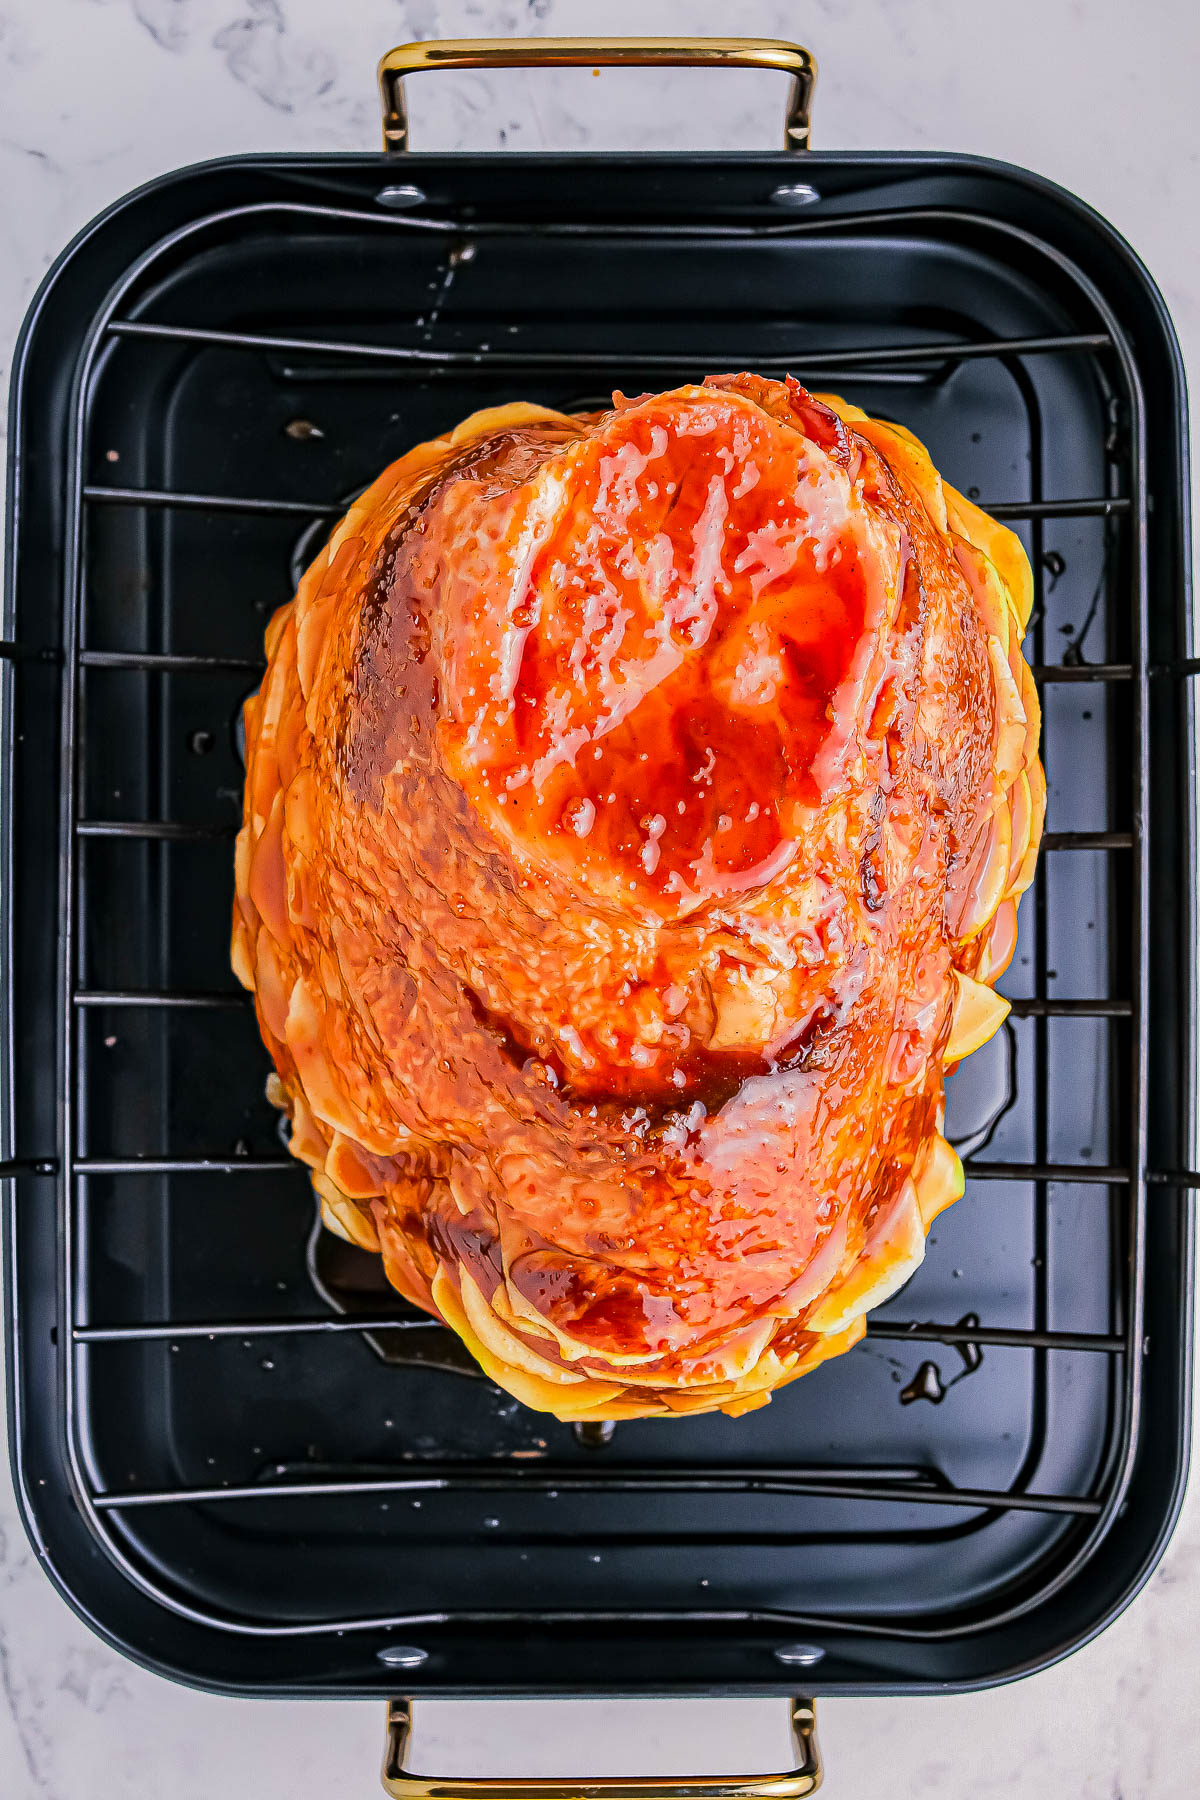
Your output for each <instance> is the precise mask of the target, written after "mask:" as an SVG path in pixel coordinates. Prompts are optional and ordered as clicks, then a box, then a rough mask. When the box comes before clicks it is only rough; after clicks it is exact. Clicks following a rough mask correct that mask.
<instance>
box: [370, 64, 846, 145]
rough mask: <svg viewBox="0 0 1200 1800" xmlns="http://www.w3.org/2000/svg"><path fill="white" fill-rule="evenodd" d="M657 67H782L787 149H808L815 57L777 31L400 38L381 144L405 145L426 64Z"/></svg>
mask: <svg viewBox="0 0 1200 1800" xmlns="http://www.w3.org/2000/svg"><path fill="white" fill-rule="evenodd" d="M617 65H620V66H622V67H629V68H633V67H637V68H646V67H658V68H705V69H718V68H720V69H779V70H781V71H782V72H783V73H784V74H786V75H790V76H791V78H792V80H791V87H790V90H789V93H788V103H787V118H786V121H785V124H784V133H783V144H784V149H785V150H807V149H808V118H809V111H810V109H811V107H812V92H813V83H814V82H815V81H816V78H817V65H816V62H815V61H814V59H813V57H812V56H811V55H810V54H809V52H808V51H807V50H804V49H802V48H801V46H800V45H799V44H788V43H785V42H784V41H783V40H782V39H780V38H682V39H680V38H635V37H628V38H435V39H433V40H432V41H431V42H428V43H417V44H398V45H397V46H396V48H395V49H394V50H389V51H388V53H387V55H386V56H385V57H384V58H383V59H382V61H381V62H380V64H379V92H380V96H381V98H382V100H383V147H384V150H385V151H387V153H388V154H389V155H393V156H394V155H398V154H399V153H400V152H401V151H403V150H407V149H408V147H409V145H408V108H407V107H406V105H405V102H404V77H405V76H406V75H415V74H416V73H417V72H418V71H419V70H422V69H531V68H539V69H542V68H547V69H564V68H609V67H613V66H617Z"/></svg>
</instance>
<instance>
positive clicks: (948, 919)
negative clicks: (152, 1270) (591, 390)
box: [233, 375, 1045, 1419]
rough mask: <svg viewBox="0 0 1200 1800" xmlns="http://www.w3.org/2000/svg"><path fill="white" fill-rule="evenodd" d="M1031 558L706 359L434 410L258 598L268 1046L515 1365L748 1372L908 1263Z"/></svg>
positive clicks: (1038, 813)
mask: <svg viewBox="0 0 1200 1800" xmlns="http://www.w3.org/2000/svg"><path fill="white" fill-rule="evenodd" d="M1030 595H1031V582H1030V575H1029V568H1028V564H1027V562H1026V560H1025V556H1024V553H1023V551H1022V549H1021V546H1020V544H1019V542H1018V540H1017V539H1016V538H1015V537H1014V536H1013V535H1012V533H1011V532H1009V531H1007V530H1005V529H1004V528H1003V527H1002V526H999V525H997V524H995V523H994V522H993V521H992V520H990V519H989V518H988V517H987V516H986V515H985V514H983V513H982V512H980V511H979V509H978V508H976V507H974V506H972V505H971V504H970V503H969V502H968V501H966V500H964V499H963V498H962V496H961V495H959V494H957V493H955V492H954V490H953V489H951V488H949V487H948V486H946V485H945V484H944V483H943V482H942V481H941V479H940V478H939V476H938V475H937V473H936V471H935V470H934V468H933V465H932V463H931V462H930V460H929V457H928V455H927V453H926V452H925V450H924V449H923V448H922V446H921V445H920V444H919V443H918V442H917V441H916V440H915V439H914V438H912V437H911V436H910V435H909V434H908V433H907V432H905V431H904V430H902V429H901V428H900V427H899V426H895V425H884V424H881V423H879V422H877V421H873V420H871V419H869V418H867V417H866V415H865V414H863V413H862V412H860V411H858V410H857V409H856V408H854V407H852V406H848V405H847V404H846V403H845V402H843V401H841V400H838V399H834V398H828V397H826V398H822V399H818V398H814V397H813V396H812V395H810V394H809V393H807V392H806V391H805V390H804V389H803V388H802V387H800V386H799V385H798V383H796V382H794V381H791V380H788V381H786V382H782V383H781V382H775V381H767V380H763V379H760V378H758V377H755V376H751V375H737V376H720V377H712V378H710V379H709V380H707V381H705V382H704V383H703V384H702V385H700V386H692V387H683V388H678V389H676V390H675V391H673V392H671V393H666V394H655V395H644V396H642V397H641V398H640V399H636V400H631V399H626V398H625V397H623V396H621V395H617V396H616V397H615V399H614V404H613V407H612V409H611V410H610V411H606V412H603V413H597V414H585V415H566V414H560V413H554V412H549V411H547V410H546V409H544V408H542V407H536V406H524V405H520V406H506V407H501V408H499V409H496V410H492V411H487V412H482V413H476V414H474V415H473V416H472V417H471V418H469V419H467V420H466V421H465V422H464V423H463V424H462V425H460V426H459V427H458V428H457V430H455V431H453V432H451V433H450V434H449V436H447V437H444V438H439V439H437V440H435V441H434V442H432V443H428V444H423V445H421V446H419V447H418V448H417V449H415V450H412V451H411V452H410V453H409V454H408V455H406V456H404V457H401V459H400V460H399V462H396V463H394V464H393V465H392V466H391V467H390V468H389V469H387V470H386V471H385V473H384V474H383V475H381V476H380V478H379V480H378V481H377V482H375V484H374V486H372V487H371V488H369V489H368V491H367V492H366V493H365V494H364V495H363V496H362V498H361V499H360V500H359V501H357V502H356V503H355V504H354V505H353V506H352V507H351V509H350V511H349V513H348V514H347V516H346V518H345V519H344V520H343V521H342V522H341V524H340V525H339V526H338V527H337V529H336V531H335V532H334V533H333V536H332V537H331V538H330V540H329V543H328V545H327V546H326V548H325V549H324V550H323V551H322V552H321V555H320V556H319V557H318V559H317V561H316V562H315V563H314V565H313V567H312V568H311V569H310V570H309V571H308V573H307V574H306V575H305V577H304V579H303V581H302V582H301V584H300V589H299V592H298V593H297V595H296V598H295V600H294V601H292V602H291V603H290V604H288V605H287V606H285V607H283V608H282V609H281V610H280V611H279V612H278V613H277V614H276V616H275V618H274V619H273V620H272V622H271V626H270V629H269V631H268V633H267V653H268V659H269V661H268V668H267V673H266V676H265V678H264V681H263V684H262V688H261V691H260V692H259V693H258V694H257V695H255V696H254V697H253V698H252V699H251V700H249V701H248V702H247V705H246V743H247V773H246V793H245V815H244V824H243V827H242V830H241V833H240V835H239V838H238V852H237V898H236V903H235V907H234V924H233V963H234V968H235V970H236V972H237V974H238V976H239V978H240V979H241V981H242V982H243V983H244V984H245V985H246V986H247V987H248V988H250V989H251V990H252V991H253V993H254V996H255V1003H256V1007H257V1012H258V1019H259V1024H260V1026H261V1029H262V1034H263V1038H264V1040H265V1042H266V1045H267V1048H268V1049H269V1051H270V1053H271V1056H272V1058H273V1060H274V1064H275V1073H274V1074H273V1075H272V1077H271V1079H270V1083H269V1091H270V1093H271V1097H272V1099H273V1100H274V1101H275V1102H276V1103H277V1104H278V1105H279V1106H281V1107H282V1108H283V1109H284V1110H285V1111H286V1112H287V1114H288V1115H289V1117H290V1121H291V1146H292V1150H293V1152H294V1154H295V1155H296V1156H297V1157H300V1158H301V1159H303V1161H304V1162H305V1163H307V1164H308V1165H309V1166H310V1168H311V1170H312V1180H313V1185H314V1187H315V1188H316V1191H317V1194H318V1196H319V1198H320V1203H321V1208H322V1212H323V1215H324V1218H325V1221H326V1223H327V1224H328V1225H329V1226H330V1227H331V1228H332V1229H334V1230H338V1231H340V1232H341V1233H342V1234H343V1235H345V1236H347V1237H349V1238H351V1239H352V1240H353V1241H354V1242H356V1243H358V1244H360V1245H363V1246H365V1247H367V1248H370V1249H372V1250H378V1251H379V1252H380V1253H381V1254H382V1257H383V1260H384V1266H385V1268H386V1270H387V1274H388V1276H389V1278H390V1280H391V1281H392V1282H393V1284H394V1285H395V1287H396V1288H398V1289H399V1291H400V1293H401V1294H403V1295H405V1296H406V1297H407V1298H408V1299H409V1300H411V1301H413V1302H414V1303H415V1304H416V1305H418V1306H420V1307H424V1308H426V1309H427V1310H428V1311H430V1312H431V1313H434V1314H436V1315H437V1316H439V1317H440V1318H442V1319H443V1320H444V1321H445V1322H446V1323H447V1324H448V1325H450V1326H451V1327H453V1329H454V1330H455V1331H457V1332H458V1333H459V1334H460V1336H461V1337H462V1338H463V1339H464V1340H465V1342H466V1343H467V1345H468V1346H469V1347H470V1349H471V1351H472V1352H473V1353H474V1355H475V1356H476V1357H477V1359H478V1361H479V1362H480V1364H481V1365H482V1367H483V1368H484V1369H485V1370H486V1372H487V1373H488V1374H489V1375H490V1376H491V1377H493V1378H494V1379H495V1380H496V1381H497V1382H499V1383H500V1384H501V1386H503V1387H504V1388H506V1389H508V1390H509V1391H510V1392H511V1393H512V1394H514V1395H516V1396H517V1398H518V1399H520V1400H522V1401H525V1402H526V1403H527V1404H529V1405H530V1406H534V1407H538V1408H541V1409H544V1410H546V1411H549V1412H552V1413H554V1414H556V1415H557V1416H558V1417H559V1418H561V1419H587V1418H605V1419H613V1418H625V1417H634V1416H644V1415H652V1414H657V1415H663V1414H670V1413H678V1412H702V1411H707V1410H711V1409H715V1408H720V1409H721V1410H723V1411H725V1412H728V1413H735V1414H736V1413H741V1412H746V1411H748V1410H750V1409H752V1408H753V1407H756V1406H760V1405H762V1404H764V1403H765V1402H766V1401H767V1400H768V1399H769V1397H770V1394H771V1392H772V1390H773V1389H775V1388H776V1387H779V1386H780V1385H781V1384H783V1383H784V1382H787V1381H790V1380H792V1379H793V1378H794V1377H796V1376H797V1375H800V1374H803V1373H804V1372H805V1371H806V1370H808V1369H811V1368H812V1367H813V1366H814V1365H815V1364H816V1363H818V1362H820V1361H822V1360H823V1359H825V1358H826V1357H828V1356H830V1355H832V1354H834V1353H836V1352H839V1351H842V1350H845V1349H847V1348H849V1347H850V1346H851V1345H852V1344H853V1343H854V1342H855V1341H856V1340H857V1339H858V1338H859V1337H860V1336H861V1335H862V1331H863V1315H864V1313H865V1311H866V1309H867V1308H868V1307H870V1306H873V1305H875V1304H877V1303H878V1302H879V1301H881V1300H883V1299H885V1298H886V1297H887V1296H888V1295H889V1294H890V1293H892V1292H893V1291H894V1290H895V1289H896V1287H897V1286H899V1284H900V1283H901V1282H902V1281H904V1280H905V1279H906V1278H907V1277H908V1275H909V1274H911V1272H912V1270H913V1269H914V1268H915V1267H916V1265H917V1263H918V1262H919V1261H920V1259H921V1257H922V1255H923V1253H924V1247H925V1234H926V1232H927V1230H928V1227H929V1224H930V1222H931V1220H932V1219H933V1218H934V1217H935V1216H936V1214H937V1213H938V1212H939V1211H940V1210H941V1209H942V1208H943V1207H945V1206H946V1205H948V1204H949V1203H950V1202H951V1201H952V1200H954V1199H956V1198H957V1197H958V1196H959V1194H960V1193H961V1191H962V1169H961V1165H960V1163H959V1160H958V1157H957V1156H956V1154H955V1152H954V1151H953V1149H952V1148H951V1146H950V1145H949V1143H948V1142H947V1141H946V1139H945V1137H944V1136H943V1135H942V1129H941V1128H942V1124H943V1081H944V1076H945V1074H946V1072H947V1070H948V1069H949V1068H950V1067H951V1066H952V1065H953V1064H954V1063H955V1062H957V1061H958V1060H959V1059H960V1058H961V1057H962V1056H964V1055H966V1054H967V1053H968V1052H970V1051H971V1050H973V1049H975V1048H976V1047H977V1046H978V1045H979V1044H981V1043H982V1042H983V1041H985V1040H986V1039H987V1038H988V1037H990V1036H991V1034H992V1033H993V1032H994V1031H995V1029H996V1028H997V1026H998V1025H999V1023H1000V1021H1001V1020H1002V1018H1003V1016H1004V1014H1005V1012H1006V1010H1007V1006H1006V1003H1005V1002H1004V1001H1003V1000H1001V999H1000V998H998V997H997V996H996V995H995V993H994V992H993V989H992V986H991V984H992V983H993V982H994V981H995V979H996V977H997V976H998V975H999V974H1000V973H1001V972H1002V970H1003V969H1004V967H1005V966H1006V965H1007V962H1008V960H1009V958H1010V957H1011V955H1012V951H1013V946H1014V943H1015V932H1016V903H1017V899H1018V896H1019V895H1020V894H1021V892H1022V891H1023V890H1024V888H1025V887H1027V886H1028V884H1029V882H1030V881H1031V879H1032V876H1033V867H1034V861H1035V858H1036V854H1037V844H1038V839H1039V836H1040V832H1041V826H1042V818H1043V813H1044V801H1045V783H1044V779H1043V776H1042V771H1041V767H1040V764H1039V762H1038V760H1037V742H1038V729H1039V713H1038V705H1037V700H1036V696H1035V693H1034V689H1033V684H1032V680H1031V678H1030V675H1029V671H1028V669H1027V667H1026V665H1025V663H1024V661H1023V659H1022V656H1021V652H1020V647H1019V645H1020V638H1021V634H1022V632H1023V630H1024V628H1025V624H1026V621H1027V618H1028V613H1029V606H1030Z"/></svg>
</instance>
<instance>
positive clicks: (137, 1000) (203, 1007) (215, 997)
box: [74, 988, 250, 1012]
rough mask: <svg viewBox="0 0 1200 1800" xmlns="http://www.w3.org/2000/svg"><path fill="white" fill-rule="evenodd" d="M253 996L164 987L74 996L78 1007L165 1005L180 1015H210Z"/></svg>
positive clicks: (85, 992) (235, 991)
mask: <svg viewBox="0 0 1200 1800" xmlns="http://www.w3.org/2000/svg"><path fill="white" fill-rule="evenodd" d="M249 998H250V996H249V995H248V994H246V993H244V992H243V991H242V989H241V988H231V989H230V990H229V992H228V993H227V994H203V993H188V992H187V991H186V989H183V988H176V989H172V988H165V989H162V990H160V991H158V992H151V991H149V990H142V989H138V988H80V989H79V991H78V992H77V993H76V994H75V995H74V1002H75V1005H76V1006H81V1007H89V1006H162V1007H170V1008H171V1009H172V1010H173V1011H177V1012H209V1011H211V1010H212V1009H213V1008H214V1007H230V1006H245V1005H246V1004H247V1003H248V1001H249Z"/></svg>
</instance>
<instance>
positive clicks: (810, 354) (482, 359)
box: [108, 319, 1112, 373]
mask: <svg viewBox="0 0 1200 1800" xmlns="http://www.w3.org/2000/svg"><path fill="white" fill-rule="evenodd" d="M108 331H109V334H110V335H111V336H112V337H117V338H147V339H158V340H159V341H162V342H166V343H189V344H208V345H212V346H214V347H216V346H219V347H222V348H224V349H230V350H261V351H268V352H270V351H280V352H287V351H290V352H293V353H298V354H300V355H309V356H344V357H348V358H351V359H358V358H366V359H367V360H368V361H370V362H378V363H396V364H411V365H415V366H416V367H419V368H422V369H467V370H470V371H472V372H474V373H478V372H479V370H480V369H481V368H487V369H506V370H507V369H597V368H609V367H612V368H619V369H639V370H643V369H644V370H647V371H650V370H660V369H661V370H674V369H680V368H691V367H702V366H703V367H707V368H712V367H714V366H716V367H720V366H722V364H723V363H725V362H726V361H728V351H726V350H723V349H722V348H721V347H720V346H717V347H716V348H715V349H714V350H712V351H706V350H694V351H642V352H624V353H623V352H620V351H616V350H519V349H511V350H492V349H487V350H484V349H481V348H478V347H471V346H455V347H450V348H445V349H434V348H431V347H430V346H429V345H426V344H364V343H362V342H361V341H360V340H355V339H351V338H306V337H290V336H287V335H283V334H279V333H275V332H261V331H222V330H218V329H216V328H215V327H211V326H196V325H158V324H155V323H154V322H153V321H152V320H147V319H113V320H111V321H110V322H109V325H108ZM1111 346H1112V339H1111V337H1110V336H1109V334H1108V333H1107V332H1104V331H1100V332H1064V333H1061V334H1059V335H1050V336H1043V337H1011V338H986V339H982V340H978V341H976V342H974V343H970V342H962V341H957V342H956V341H954V340H950V341H948V342H943V343H938V344H900V345H896V344H887V345H883V344H875V345H860V346H858V347H856V348H852V349H844V350H832V349H830V350H810V349H808V348H806V347H805V346H804V345H801V344H798V345H796V346H795V348H794V349H792V350H789V351H786V352H779V351H765V352H764V353H763V354H761V355H759V354H757V353H756V354H755V357H754V363H755V367H756V368H762V369H781V368H782V369H787V370H792V371H794V370H796V369H802V370H807V369H816V368H842V367H851V366H853V367H861V366H863V365H871V364H877V365H878V366H879V367H881V368H882V367H886V366H888V365H889V364H904V365H907V364H910V363H928V362H933V363H940V362H948V361H952V360H962V359H964V358H974V357H980V356H985V357H987V356H1040V355H1047V354H1056V353H1077V352H1080V351H1085V352H1093V353H1094V352H1095V351H1098V350H1107V349H1110V348H1111ZM744 354H745V353H744V350H743V351H740V352H739V355H740V356H744Z"/></svg>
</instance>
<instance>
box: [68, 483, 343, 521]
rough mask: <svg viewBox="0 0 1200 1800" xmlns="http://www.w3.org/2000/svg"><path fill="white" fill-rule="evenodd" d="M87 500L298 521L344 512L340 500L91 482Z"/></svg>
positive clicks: (111, 504) (85, 491)
mask: <svg viewBox="0 0 1200 1800" xmlns="http://www.w3.org/2000/svg"><path fill="white" fill-rule="evenodd" d="M83 497H84V499H85V500H90V501H93V502H96V503H99V504H101V505H108V506H173V507H177V508H178V509H179V510H180V511H182V512H227V513H267V514H279V515H281V516H284V517H295V518H298V519H313V518H317V519H319V518H322V517H324V516H326V515H328V516H329V517H331V518H332V517H333V516H334V515H335V514H337V513H341V512H344V511H345V510H346V509H345V507H344V506H341V505H339V504H338V503H337V502H336V501H335V502H334V503H333V504H332V505H331V506H329V505H325V504H324V503H322V502H319V501H315V500H311V501H310V500H257V499H254V498H253V497H251V496H248V495H246V494H188V493H182V492H180V491H179V490H177V489H174V488H126V487H107V486H105V485H104V484H103V483H99V482H93V483H90V484H89V485H88V486H87V487H85V488H84V490H83Z"/></svg>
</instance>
